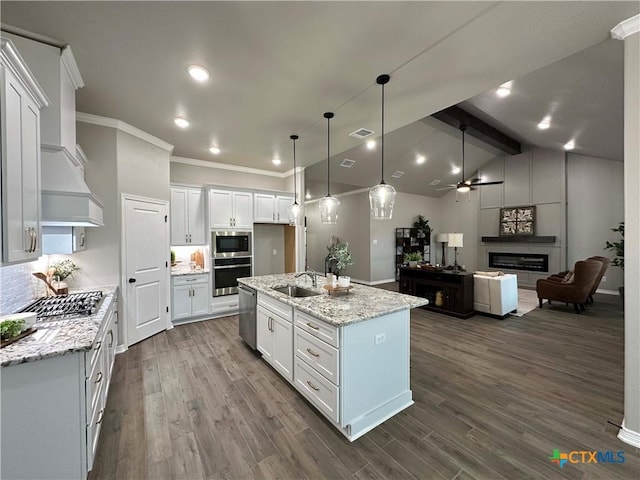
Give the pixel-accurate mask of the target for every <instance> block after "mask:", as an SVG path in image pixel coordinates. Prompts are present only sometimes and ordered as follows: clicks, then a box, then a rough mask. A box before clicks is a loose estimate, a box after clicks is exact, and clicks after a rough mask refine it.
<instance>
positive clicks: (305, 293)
mask: <svg viewBox="0 0 640 480" xmlns="http://www.w3.org/2000/svg"><path fill="white" fill-rule="evenodd" d="M273 290H275V291H276V292H280V293H284V294H285V295H288V296H289V297H314V296H316V295H320V293H318V292H315V291H313V290H309V289H307V288H303V287H298V286H296V285H283V286H282V287H273Z"/></svg>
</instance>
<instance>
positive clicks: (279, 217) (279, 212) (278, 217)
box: [278, 212, 280, 221]
mask: <svg viewBox="0 0 640 480" xmlns="http://www.w3.org/2000/svg"><path fill="white" fill-rule="evenodd" d="M278 221H280V212H278Z"/></svg>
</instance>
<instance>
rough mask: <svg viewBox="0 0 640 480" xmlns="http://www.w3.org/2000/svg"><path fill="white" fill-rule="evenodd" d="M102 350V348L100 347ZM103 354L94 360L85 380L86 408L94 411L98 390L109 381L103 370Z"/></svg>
mask: <svg viewBox="0 0 640 480" xmlns="http://www.w3.org/2000/svg"><path fill="white" fill-rule="evenodd" d="M101 350H102V349H101ZM104 353H105V354H106V352H104ZM102 359H103V355H100V361H98V362H96V364H95V365H94V366H93V369H92V370H91V373H90V375H89V377H88V378H87V379H86V380H85V383H86V384H85V389H86V392H87V402H90V403H87V410H91V412H94V411H95V409H96V406H97V405H98V403H99V399H100V392H102V389H103V388H104V384H105V383H107V382H108V381H109V378H108V376H107V372H105V371H104V366H105V365H104V362H103V361H102Z"/></svg>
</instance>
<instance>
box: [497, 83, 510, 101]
mask: <svg viewBox="0 0 640 480" xmlns="http://www.w3.org/2000/svg"><path fill="white" fill-rule="evenodd" d="M510 94H511V82H506V83H503V84H502V85H500V86H499V87H498V88H497V89H496V95H497V96H499V97H500V98H504V97H508V96H509V95H510Z"/></svg>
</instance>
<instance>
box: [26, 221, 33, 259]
mask: <svg viewBox="0 0 640 480" xmlns="http://www.w3.org/2000/svg"><path fill="white" fill-rule="evenodd" d="M24 234H25V242H24V244H25V245H26V244H27V243H28V244H29V247H28V248H27V247H25V249H24V251H25V252H27V253H31V249H32V248H33V234H32V233H31V227H28V228H25V229H24ZM27 235H28V236H29V238H28V240H27Z"/></svg>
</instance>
